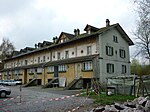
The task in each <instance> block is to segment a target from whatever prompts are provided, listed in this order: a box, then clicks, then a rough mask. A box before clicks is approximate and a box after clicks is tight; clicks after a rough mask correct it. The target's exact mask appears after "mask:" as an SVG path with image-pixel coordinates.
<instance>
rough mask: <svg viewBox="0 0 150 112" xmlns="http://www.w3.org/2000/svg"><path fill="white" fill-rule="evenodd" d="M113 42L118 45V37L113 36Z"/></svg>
mask: <svg viewBox="0 0 150 112" xmlns="http://www.w3.org/2000/svg"><path fill="white" fill-rule="evenodd" d="M113 41H114V42H116V43H118V38H117V36H115V35H114V36H113Z"/></svg>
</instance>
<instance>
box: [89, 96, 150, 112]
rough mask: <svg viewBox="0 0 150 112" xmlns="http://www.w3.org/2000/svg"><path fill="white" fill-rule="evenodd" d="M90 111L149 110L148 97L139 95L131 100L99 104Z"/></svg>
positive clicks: (144, 111) (126, 111) (149, 100)
mask: <svg viewBox="0 0 150 112" xmlns="http://www.w3.org/2000/svg"><path fill="white" fill-rule="evenodd" d="M90 112H150V97H149V96H147V97H139V98H135V99H134V100H133V101H127V102H124V103H115V104H113V105H106V106H99V107H97V108H93V109H92V110H91V111H90Z"/></svg>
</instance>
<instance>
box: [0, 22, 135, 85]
mask: <svg viewBox="0 0 150 112" xmlns="http://www.w3.org/2000/svg"><path fill="white" fill-rule="evenodd" d="M84 31H85V33H82V34H81V33H80V30H79V29H75V30H74V34H69V33H65V32H62V33H61V34H60V35H59V37H54V38H53V42H48V41H44V42H42V43H40V42H39V43H38V44H35V47H34V48H30V47H26V48H24V49H21V50H20V51H14V52H13V56H12V57H11V58H8V59H5V60H4V61H5V65H4V69H3V70H2V71H1V73H2V76H3V79H18V80H21V81H22V83H23V84H27V83H29V82H30V81H32V80H33V79H36V80H37V84H38V85H46V84H47V83H48V82H50V81H52V80H53V79H55V78H60V79H61V78H62V79H63V82H65V85H69V84H70V83H72V82H73V81H74V80H76V79H80V78H81V79H82V83H81V85H82V86H83V87H86V85H87V83H90V82H91V79H93V78H96V79H99V81H100V82H101V83H104V82H105V78H106V77H109V76H114V75H130V57H129V46H130V45H133V42H132V40H131V39H130V38H129V37H128V35H127V34H126V33H125V31H124V30H123V29H122V27H121V26H120V25H119V24H118V23H117V24H113V25H110V22H109V20H108V19H107V20H106V26H105V27H102V28H96V27H94V26H91V25H86V27H85V29H84Z"/></svg>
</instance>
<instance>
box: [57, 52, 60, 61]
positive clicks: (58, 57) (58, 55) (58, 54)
mask: <svg viewBox="0 0 150 112" xmlns="http://www.w3.org/2000/svg"><path fill="white" fill-rule="evenodd" d="M57 59H58V60H60V52H58V53H57Z"/></svg>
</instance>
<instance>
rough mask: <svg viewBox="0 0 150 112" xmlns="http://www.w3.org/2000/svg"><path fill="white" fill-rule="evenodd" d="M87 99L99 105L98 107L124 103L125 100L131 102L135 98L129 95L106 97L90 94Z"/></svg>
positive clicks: (104, 95)
mask: <svg viewBox="0 0 150 112" xmlns="http://www.w3.org/2000/svg"><path fill="white" fill-rule="evenodd" d="M82 96H85V97H86V96H87V95H86V94H83V95H82ZM89 98H92V99H94V103H96V104H100V105H109V104H113V103H114V102H125V101H127V100H133V99H134V98H135V96H130V95H110V96H108V95H106V94H99V95H95V93H93V92H92V93H90V95H89Z"/></svg>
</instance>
